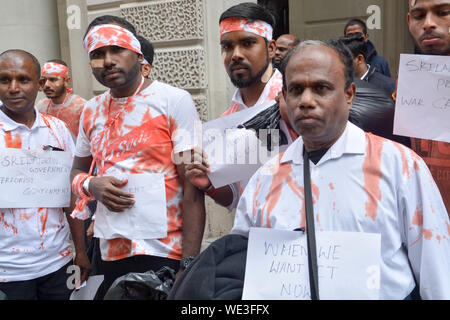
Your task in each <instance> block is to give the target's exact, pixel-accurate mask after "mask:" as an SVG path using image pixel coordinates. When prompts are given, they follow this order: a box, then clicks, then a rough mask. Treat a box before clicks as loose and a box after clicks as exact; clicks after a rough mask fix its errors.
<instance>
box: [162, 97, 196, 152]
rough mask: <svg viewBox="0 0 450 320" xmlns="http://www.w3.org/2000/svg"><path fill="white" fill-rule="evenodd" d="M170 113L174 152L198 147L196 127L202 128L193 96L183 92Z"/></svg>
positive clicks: (170, 107) (171, 107)
mask: <svg viewBox="0 0 450 320" xmlns="http://www.w3.org/2000/svg"><path fill="white" fill-rule="evenodd" d="M168 111H169V123H170V130H171V134H172V142H173V152H174V153H178V152H182V151H186V150H190V149H193V148H194V147H195V146H196V141H195V139H196V136H195V134H194V132H195V127H196V125H200V126H201V122H200V118H199V116H198V112H197V109H196V108H195V105H194V101H193V100H192V97H191V95H190V94H189V93H188V92H187V91H184V90H183V91H182V96H181V98H179V99H178V101H177V102H175V103H174V104H171V105H169V107H168ZM172 130H173V131H172ZM197 138H201V137H197Z"/></svg>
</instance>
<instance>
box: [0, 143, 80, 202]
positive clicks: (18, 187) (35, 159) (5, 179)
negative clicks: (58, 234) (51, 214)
mask: <svg viewBox="0 0 450 320" xmlns="http://www.w3.org/2000/svg"><path fill="white" fill-rule="evenodd" d="M71 167H72V155H71V154H70V153H69V152H61V151H43V150H37V151H29V150H22V149H13V148H4V149H1V150H0V208H64V207H68V206H69V203H70V194H71V189H70V188H71V187H70V170H71Z"/></svg>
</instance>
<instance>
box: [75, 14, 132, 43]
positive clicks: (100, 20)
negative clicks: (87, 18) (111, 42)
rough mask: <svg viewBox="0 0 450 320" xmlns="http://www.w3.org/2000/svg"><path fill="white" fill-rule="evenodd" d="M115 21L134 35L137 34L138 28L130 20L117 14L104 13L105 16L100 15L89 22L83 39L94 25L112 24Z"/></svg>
mask: <svg viewBox="0 0 450 320" xmlns="http://www.w3.org/2000/svg"><path fill="white" fill-rule="evenodd" d="M113 22H115V23H116V24H119V25H120V26H122V27H123V28H125V29H127V30H128V31H130V32H131V33H132V34H133V35H134V36H136V35H137V32H136V28H135V27H134V26H133V25H132V24H131V23H130V22H128V21H127V20H125V19H124V18H121V17H117V16H111V15H104V16H100V17H97V18H95V19H94V20H92V22H91V23H90V24H89V26H88V27H87V29H86V33H85V34H84V37H83V39H84V38H86V35H87V34H88V32H89V30H91V29H92V28H93V27H95V26H99V25H102V24H111V23H113Z"/></svg>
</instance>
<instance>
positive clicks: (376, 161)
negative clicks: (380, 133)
mask: <svg viewBox="0 0 450 320" xmlns="http://www.w3.org/2000/svg"><path fill="white" fill-rule="evenodd" d="M366 140H367V148H366V159H365V160H364V163H363V167H362V169H363V172H364V187H363V189H364V191H366V193H367V198H368V199H367V202H366V217H369V218H371V219H372V220H373V221H375V220H376V218H377V211H378V202H379V201H380V200H381V189H380V182H381V178H382V177H383V175H382V173H381V155H382V151H383V142H384V139H382V138H379V137H377V136H374V135H372V134H370V133H366Z"/></svg>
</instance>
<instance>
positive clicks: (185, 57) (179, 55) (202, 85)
mask: <svg viewBox="0 0 450 320" xmlns="http://www.w3.org/2000/svg"><path fill="white" fill-rule="evenodd" d="M151 76H152V78H153V79H158V80H160V81H163V82H166V83H168V84H170V85H172V86H175V87H179V88H183V89H186V90H189V89H207V88H208V80H207V74H206V61H205V50H204V49H203V48H196V49H171V50H156V51H155V60H154V62H153V67H152V73H151Z"/></svg>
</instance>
